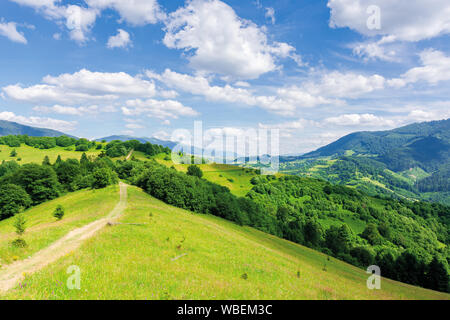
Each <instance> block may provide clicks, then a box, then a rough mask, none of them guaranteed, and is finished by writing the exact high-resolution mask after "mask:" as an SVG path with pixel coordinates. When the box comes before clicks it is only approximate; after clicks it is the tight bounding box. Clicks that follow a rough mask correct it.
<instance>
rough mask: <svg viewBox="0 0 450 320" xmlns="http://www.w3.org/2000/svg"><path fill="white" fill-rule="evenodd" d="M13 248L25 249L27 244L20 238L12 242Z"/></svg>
mask: <svg viewBox="0 0 450 320" xmlns="http://www.w3.org/2000/svg"><path fill="white" fill-rule="evenodd" d="M12 245H13V247H15V248H26V247H27V246H28V244H27V242H26V241H25V240H23V239H22V238H17V239H16V240H14V241H13V242H12Z"/></svg>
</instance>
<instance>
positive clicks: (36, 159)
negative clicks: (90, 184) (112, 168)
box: [0, 144, 101, 164]
mask: <svg viewBox="0 0 450 320" xmlns="http://www.w3.org/2000/svg"><path fill="white" fill-rule="evenodd" d="M72 148H73V147H72ZM14 149H15V150H16V152H17V156H16V157H11V156H10V154H11V151H12V150H14ZM100 152H101V150H94V149H91V150H89V151H86V152H85V153H86V155H87V156H96V155H98V154H99V153H100ZM82 154H83V152H79V151H69V150H66V148H63V147H55V148H51V149H45V150H41V149H37V148H33V147H30V146H27V145H24V144H22V146H20V147H18V148H12V147H8V146H5V145H0V162H2V161H10V160H15V161H17V162H18V163H19V164H25V163H42V160H44V157H45V156H48V157H49V159H50V162H51V163H53V162H55V160H56V159H57V158H58V156H61V159H62V160H66V159H80V158H81V155H82ZM19 159H20V161H19Z"/></svg>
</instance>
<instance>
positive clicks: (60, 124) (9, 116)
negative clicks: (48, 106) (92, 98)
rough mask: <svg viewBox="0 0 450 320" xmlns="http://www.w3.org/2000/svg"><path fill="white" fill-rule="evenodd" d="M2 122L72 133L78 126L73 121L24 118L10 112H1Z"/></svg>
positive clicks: (0, 118)
mask: <svg viewBox="0 0 450 320" xmlns="http://www.w3.org/2000/svg"><path fill="white" fill-rule="evenodd" d="M0 120H6V121H13V122H17V123H21V124H24V125H29V126H33V127H40V128H48V129H54V130H59V131H72V130H74V129H75V127H76V125H77V123H76V122H72V121H64V120H58V119H53V118H42V117H24V116H19V115H16V114H14V113H13V112H8V111H4V112H0Z"/></svg>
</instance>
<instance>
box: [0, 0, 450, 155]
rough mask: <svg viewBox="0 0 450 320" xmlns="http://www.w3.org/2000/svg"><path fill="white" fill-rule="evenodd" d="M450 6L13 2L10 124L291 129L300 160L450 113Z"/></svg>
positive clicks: (3, 27)
mask: <svg viewBox="0 0 450 320" xmlns="http://www.w3.org/2000/svg"><path fill="white" fill-rule="evenodd" d="M449 33H450V3H449V2H448V1H447V0H434V1H425V0H423V1H414V2H411V1H407V0H399V1H394V2H393V1H389V0H370V1H369V0H328V1H327V0H320V1H318V0H309V1H304V0H278V1H269V0H259V1H234V0H233V1H231V0H230V1H219V0H192V1H181V0H177V1H174V0H171V1H163V0H159V1H156V0H134V1H125V0H78V1H58V0H5V1H1V2H0V70H1V71H0V94H1V97H0V119H3V120H10V121H16V122H20V123H24V124H28V125H34V126H41V127H50V128H53V129H58V130H62V131H65V132H67V133H70V134H72V135H76V136H80V137H87V138H99V137H103V136H108V135H112V134H129V135H134V136H156V137H159V138H162V139H169V138H171V134H172V132H173V131H174V130H176V129H180V128H186V129H190V130H192V128H193V123H194V121H195V120H202V121H203V126H204V128H205V129H211V130H213V131H214V132H217V131H220V130H222V132H228V133H232V134H236V135H240V134H241V133H242V132H243V130H246V129H247V128H255V129H258V128H277V129H280V130H281V152H282V153H302V152H306V151H310V150H313V149H315V148H317V147H320V146H322V145H325V144H327V143H329V142H332V141H334V140H336V139H337V138H339V137H341V136H343V135H345V134H348V133H350V132H353V131H360V130H381V129H390V128H394V127H398V126H402V125H405V124H409V123H413V122H418V121H429V120H438V119H446V118H449V114H450V90H449V83H450V41H449V39H450V37H449Z"/></svg>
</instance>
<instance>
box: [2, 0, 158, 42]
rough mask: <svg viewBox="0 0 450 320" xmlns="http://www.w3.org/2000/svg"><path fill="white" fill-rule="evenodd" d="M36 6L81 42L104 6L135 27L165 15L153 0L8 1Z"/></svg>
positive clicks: (87, 34) (34, 7)
mask: <svg viewBox="0 0 450 320" xmlns="http://www.w3.org/2000/svg"><path fill="white" fill-rule="evenodd" d="M10 1H13V2H16V3H18V4H20V5H23V6H28V7H31V8H33V9H35V10H36V11H37V12H39V13H41V14H42V15H44V16H45V17H46V18H47V19H50V20H54V21H56V22H57V23H58V24H64V25H65V26H66V27H67V29H68V30H69V34H70V38H71V39H72V40H74V41H77V42H78V43H80V44H82V43H85V42H86V41H88V40H89V34H90V32H91V29H92V27H93V26H94V24H95V21H96V19H97V17H98V16H99V15H100V14H101V12H102V11H103V10H105V9H112V10H116V11H117V12H118V13H119V15H120V16H121V22H127V23H129V24H131V25H134V26H142V25H146V24H154V23H156V22H158V21H160V20H162V19H164V17H165V15H164V13H163V12H162V11H161V9H160V7H159V4H158V2H157V1H156V0H129V1H123V0H86V1H85V3H86V4H87V7H84V6H81V5H63V4H61V1H60V0H10Z"/></svg>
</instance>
